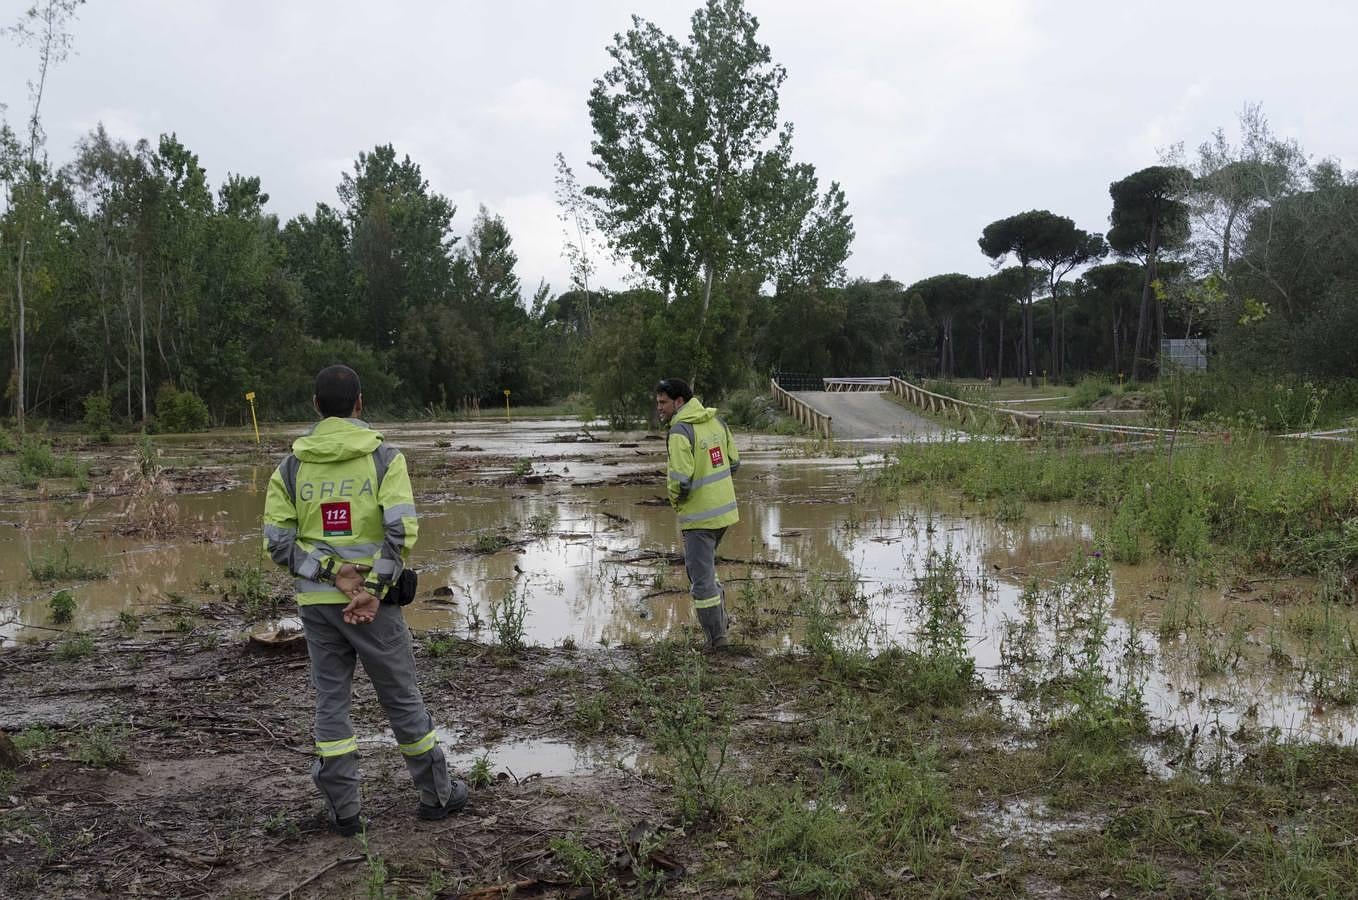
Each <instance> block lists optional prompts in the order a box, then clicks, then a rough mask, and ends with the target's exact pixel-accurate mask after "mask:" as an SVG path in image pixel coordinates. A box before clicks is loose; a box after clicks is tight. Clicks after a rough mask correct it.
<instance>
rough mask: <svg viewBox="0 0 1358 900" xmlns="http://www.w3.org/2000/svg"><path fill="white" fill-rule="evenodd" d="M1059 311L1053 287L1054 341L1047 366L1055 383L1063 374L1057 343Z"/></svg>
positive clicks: (1052, 315)
mask: <svg viewBox="0 0 1358 900" xmlns="http://www.w3.org/2000/svg"><path fill="white" fill-rule="evenodd" d="M1059 309H1060V302H1059V301H1058V300H1057V299H1056V286H1055V285H1053V286H1052V303H1051V317H1052V321H1051V341H1052V345H1051V350H1050V352H1048V353H1047V359H1048V360H1049V362H1048V364H1047V365H1048V369H1047V373H1048V374H1049V375H1051V378H1052V381H1055V380H1056V377H1057V376H1058V375H1059V374H1060V373H1061V363H1060V359H1059V357H1058V355H1057V347H1058V344H1057V343H1056V317H1057V314H1058V310H1059Z"/></svg>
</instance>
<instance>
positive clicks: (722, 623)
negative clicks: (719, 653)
mask: <svg viewBox="0 0 1358 900" xmlns="http://www.w3.org/2000/svg"><path fill="white" fill-rule="evenodd" d="M698 624H700V625H702V626H703V634H705V635H706V636H707V649H708V650H724V649H725V648H726V647H727V645H728V644H729V642H728V641H727V639H726V603H725V602H724V601H723V602H722V603H718V604H717V605H716V606H709V607H706V608H705V609H700V610H698Z"/></svg>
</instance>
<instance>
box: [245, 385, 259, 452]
mask: <svg viewBox="0 0 1358 900" xmlns="http://www.w3.org/2000/svg"><path fill="white" fill-rule="evenodd" d="M245 399H246V400H249V401H250V422H251V423H252V424H253V425H254V426H255V443H256V444H258V443H259V419H257V418H255V392H254V391H247V392H246V394H245Z"/></svg>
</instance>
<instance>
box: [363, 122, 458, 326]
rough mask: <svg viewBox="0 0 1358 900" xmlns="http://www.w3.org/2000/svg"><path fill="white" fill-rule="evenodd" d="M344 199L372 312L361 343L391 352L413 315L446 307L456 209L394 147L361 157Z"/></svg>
mask: <svg viewBox="0 0 1358 900" xmlns="http://www.w3.org/2000/svg"><path fill="white" fill-rule="evenodd" d="M339 198H340V202H341V204H343V206H344V214H345V219H346V221H347V223H348V226H349V234H350V250H351V252H352V254H353V257H354V262H355V266H356V268H357V270H358V281H359V291H360V294H361V296H362V297H363V298H364V305H365V308H366V311H367V316H366V320H367V321H366V322H365V323H364V324H365V325H366V329H365V331H366V334H364V335H363V336H364V338H365V339H366V340H367V341H369V342H371V344H372V345H373V346H375V347H377V348H378V349H379V350H388V349H390V348H392V347H394V346H395V344H396V333H397V326H398V325H399V324H400V323H401V321H402V319H403V318H404V316H405V314H406V312H407V311H408V310H411V309H420V308H423V307H426V306H429V305H431V304H435V303H439V302H444V301H446V300H447V295H448V291H449V289H450V287H451V285H452V266H453V246H454V244H455V243H456V242H457V237H456V236H454V235H453V233H452V221H453V215H454V213H456V212H457V207H455V206H454V205H453V204H452V203H450V202H449V201H448V199H447V198H446V197H444V196H443V195H442V194H438V193H436V192H434V191H432V190H430V188H429V182H428V181H426V180H425V178H424V175H423V174H422V173H421V171H420V167H419V166H418V165H416V164H415V163H414V162H412V161H411V159H410V157H409V156H406V157H404V158H403V159H401V160H399V161H398V160H397V158H396V151H395V149H394V148H393V147H392V146H391V145H390V144H383V145H381V146H378V147H375V148H374V149H373V151H372V152H371V153H360V154H359V155H358V160H357V161H356V162H355V163H354V171H353V173H352V174H349V173H346V174H345V175H344V176H343V179H342V180H341V181H340V185H339ZM350 333H351V334H354V333H355V332H353V331H351V332H350Z"/></svg>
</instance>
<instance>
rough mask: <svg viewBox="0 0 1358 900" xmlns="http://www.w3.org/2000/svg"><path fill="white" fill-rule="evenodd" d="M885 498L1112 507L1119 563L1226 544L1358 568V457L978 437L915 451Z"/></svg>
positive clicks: (1300, 567)
mask: <svg viewBox="0 0 1358 900" xmlns="http://www.w3.org/2000/svg"><path fill="white" fill-rule="evenodd" d="M876 484H877V487H878V488H879V490H880V491H881V492H882V493H883V494H884V495H885V496H888V497H890V496H895V495H898V494H899V493H901V491H903V490H904V489H905V488H907V487H915V486H923V487H926V488H946V489H952V490H957V491H960V492H961V493H962V494H963V495H964V496H965V497H967V498H969V499H973V500H984V501H1001V502H1002V503H1009V504H1012V503H1014V502H1016V501H1023V502H1047V501H1075V502H1080V503H1088V504H1093V505H1096V506H1100V507H1103V508H1105V509H1107V510H1109V512H1110V515H1111V516H1112V518H1111V523H1110V525H1111V527H1110V528H1108V529H1107V530H1106V535H1105V537H1104V538H1103V540H1102V543H1103V544H1104V545H1105V546H1109V547H1111V549H1112V550H1113V552H1114V553H1115V555H1116V556H1117V557H1118V558H1119V559H1122V560H1126V561H1134V560H1135V559H1137V558H1139V557H1140V555H1141V553H1142V550H1143V545H1144V546H1145V547H1148V548H1150V549H1153V550H1155V551H1158V552H1160V553H1164V554H1167V555H1170V556H1173V557H1175V558H1177V559H1179V560H1181V561H1192V560H1197V559H1201V558H1203V557H1205V556H1207V555H1209V554H1210V553H1212V552H1214V545H1215V547H1218V548H1229V551H1230V552H1231V553H1232V554H1233V555H1234V557H1235V558H1236V559H1237V560H1238V561H1240V562H1241V563H1243V564H1245V565H1247V566H1252V567H1256V568H1264V569H1275V570H1282V571H1288V572H1297V573H1306V574H1317V573H1322V572H1327V571H1333V570H1336V569H1350V568H1353V567H1354V566H1358V449H1355V448H1353V447H1350V446H1343V447H1332V446H1326V447H1317V446H1314V445H1311V444H1302V443H1295V444H1288V445H1286V446H1282V447H1280V446H1278V445H1277V444H1276V443H1275V442H1273V441H1271V440H1270V439H1268V438H1267V437H1266V436H1265V435H1263V434H1260V433H1258V432H1247V433H1243V434H1237V435H1233V436H1232V437H1231V439H1230V440H1229V441H1223V440H1218V441H1213V442H1208V443H1204V444H1190V445H1184V444H1183V443H1180V445H1179V446H1177V447H1174V448H1173V449H1172V451H1171V448H1170V445H1169V444H1168V443H1165V444H1163V445H1162V446H1160V447H1158V448H1156V449H1154V450H1148V451H1145V452H1139V453H1133V454H1128V453H1101V452H1090V449H1089V448H1087V447H1078V446H1077V447H1063V446H1059V445H1055V444H1043V445H1039V446H1037V447H1031V446H1028V445H1024V444H1020V443H1018V442H1011V441H1003V440H989V439H974V440H969V441H951V442H943V443H937V444H923V445H911V446H910V447H908V448H905V449H902V450H900V451H897V452H896V453H895V454H894V456H893V457H892V458H891V460H890V462H889V464H888V465H887V466H886V467H885V469H884V470H883V471H882V472H881V473H880V475H879V476H878V477H877V479H876Z"/></svg>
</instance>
